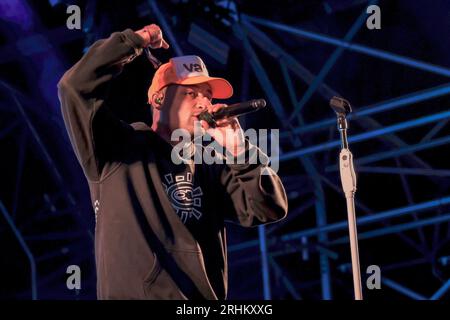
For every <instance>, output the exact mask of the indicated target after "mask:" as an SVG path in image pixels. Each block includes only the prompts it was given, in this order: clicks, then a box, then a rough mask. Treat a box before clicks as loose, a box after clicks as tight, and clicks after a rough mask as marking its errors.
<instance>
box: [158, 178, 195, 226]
mask: <svg viewBox="0 0 450 320" xmlns="http://www.w3.org/2000/svg"><path fill="white" fill-rule="evenodd" d="M164 179H165V181H166V183H167V184H166V183H163V186H164V189H165V190H166V193H167V196H168V197H169V200H170V202H171V204H172V207H173V208H174V210H175V212H176V213H177V214H178V216H179V217H180V219H181V221H182V222H183V223H184V224H185V223H186V221H187V220H188V219H191V218H195V219H197V220H199V219H200V218H201V216H202V212H201V211H200V209H201V207H202V198H201V196H202V195H203V192H202V188H200V187H196V188H195V189H194V185H193V184H192V173H190V172H187V173H186V174H180V175H175V176H173V175H172V174H171V173H168V174H166V175H165V176H164Z"/></svg>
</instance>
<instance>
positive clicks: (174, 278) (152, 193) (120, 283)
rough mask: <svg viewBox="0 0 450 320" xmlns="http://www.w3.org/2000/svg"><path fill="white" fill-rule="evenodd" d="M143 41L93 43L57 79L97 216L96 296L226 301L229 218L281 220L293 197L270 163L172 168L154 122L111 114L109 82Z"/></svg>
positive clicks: (129, 35)
mask: <svg viewBox="0 0 450 320" xmlns="http://www.w3.org/2000/svg"><path fill="white" fill-rule="evenodd" d="M142 45H143V40H142V38H140V37H139V36H138V35H136V34H135V33H134V32H133V31H132V30H130V29H127V30H125V31H123V32H115V33H113V34H112V35H111V36H110V37H109V38H108V39H102V40H99V41H97V42H95V43H94V44H93V45H92V46H91V48H90V49H89V51H88V52H87V53H86V54H85V55H84V56H83V57H82V58H81V60H80V61H78V62H77V63H76V64H75V65H74V66H73V67H72V68H71V69H69V70H68V71H67V72H66V73H65V74H64V76H63V77H62V78H61V80H60V81H59V83H58V94H59V99H60V102H61V109H62V114H63V118H64V122H65V125H66V128H67V131H68V134H69V137H70V140H71V143H72V146H73V149H74V151H75V154H76V156H77V158H78V161H79V163H80V164H81V166H82V168H83V172H84V174H85V176H86V178H87V181H88V183H89V188H90V193H91V200H92V206H93V208H94V211H95V213H96V230H95V257H96V268H97V295H98V298H99V299H225V298H226V294H227V248H226V237H225V227H224V221H225V220H231V221H235V222H237V223H240V224H241V225H243V226H254V225H258V224H262V223H269V222H274V221H277V220H279V219H282V218H283V217H284V216H285V215H286V213H287V199H286V194H285V191H284V188H283V185H282V183H281V181H280V179H279V177H278V176H277V175H276V174H275V173H274V172H272V173H273V174H272V175H261V170H263V169H264V168H266V170H267V169H268V170H271V169H270V168H267V166H266V165H263V164H248V163H247V164H239V165H238V164H232V165H226V164H213V165H206V164H201V165H200V164H197V165H193V166H188V165H185V164H181V165H175V164H173V163H172V161H171V158H170V151H171V146H170V144H168V143H167V142H165V141H164V140H163V139H161V138H160V137H159V135H157V134H156V133H155V132H154V131H152V130H151V128H149V127H148V126H147V125H146V124H144V123H133V124H131V125H130V124H127V123H125V122H123V121H121V120H120V119H118V118H117V117H115V116H114V115H113V114H112V113H111V112H110V110H109V109H108V106H107V105H106V104H105V101H106V95H107V87H108V85H109V83H110V81H111V80H112V79H113V78H114V77H115V76H117V75H119V74H120V72H121V70H122V68H123V67H124V66H125V65H126V64H127V63H129V62H131V61H132V60H133V59H134V58H135V57H136V56H138V55H140V54H141V53H142ZM124 94H126V93H124ZM125 107H126V106H124V108H125ZM253 147H254V146H252V145H250V146H249V148H253Z"/></svg>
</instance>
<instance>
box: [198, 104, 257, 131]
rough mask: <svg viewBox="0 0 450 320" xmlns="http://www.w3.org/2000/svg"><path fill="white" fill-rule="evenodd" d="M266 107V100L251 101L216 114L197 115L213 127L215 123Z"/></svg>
mask: <svg viewBox="0 0 450 320" xmlns="http://www.w3.org/2000/svg"><path fill="white" fill-rule="evenodd" d="M265 106H266V100H264V99H253V100H250V101H246V102H240V103H235V104H232V105H229V106H227V107H224V108H222V109H220V110H218V111H217V112H213V113H209V112H208V111H203V112H202V113H200V114H199V115H198V119H199V120H205V121H206V122H207V123H208V124H209V125H210V126H212V127H215V126H216V121H217V120H220V119H223V118H226V117H236V116H241V115H244V114H247V113H251V112H255V111H258V110H260V109H262V108H264V107H265Z"/></svg>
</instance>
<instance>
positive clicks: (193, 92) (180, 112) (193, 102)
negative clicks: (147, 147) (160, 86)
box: [161, 83, 212, 135]
mask: <svg viewBox="0 0 450 320" xmlns="http://www.w3.org/2000/svg"><path fill="white" fill-rule="evenodd" d="M211 99H212V90H211V87H210V85H209V84H208V83H201V84H196V85H169V86H168V87H167V90H166V95H165V101H164V105H163V107H162V108H161V116H162V118H164V122H165V123H166V124H167V125H168V126H169V129H170V130H171V131H173V130H175V129H178V128H182V129H185V130H187V131H188V132H189V133H190V134H191V135H193V134H194V122H195V121H199V120H198V115H199V114H200V113H201V112H203V111H205V110H208V109H210V108H211V105H212V104H211Z"/></svg>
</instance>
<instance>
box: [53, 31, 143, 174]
mask: <svg viewBox="0 0 450 320" xmlns="http://www.w3.org/2000/svg"><path fill="white" fill-rule="evenodd" d="M143 44H144V40H143V39H142V38H141V37H140V36H138V35H136V34H135V33H134V32H133V31H132V30H131V29H127V30H125V31H123V32H114V33H113V34H111V36H110V37H109V38H107V39H102V40H98V41H96V42H95V43H94V44H93V45H92V46H91V47H90V48H89V50H88V51H87V53H86V54H85V55H84V56H83V57H82V58H81V59H80V60H79V61H78V62H77V63H76V64H75V65H74V66H73V67H72V68H70V69H69V70H68V71H67V72H66V73H65V74H64V75H63V76H62V78H61V79H60V81H59V82H58V97H59V100H60V104H61V112H62V116H63V119H64V123H65V126H66V129H67V132H68V134H69V138H70V141H71V144H72V147H73V149H74V151H75V154H76V156H77V159H78V161H79V163H80V164H81V166H82V168H83V171H84V174H85V175H86V177H87V178H88V179H89V180H91V181H97V180H100V177H101V175H102V172H104V171H109V170H112V169H113V168H114V167H115V166H117V165H118V162H115V161H114V160H116V159H118V158H119V157H120V156H121V154H124V153H125V152H126V148H127V147H128V141H129V139H130V138H131V135H132V134H133V131H134V130H133V128H132V127H131V126H130V125H128V124H127V123H125V122H123V121H121V120H120V119H118V118H116V117H115V116H114V115H113V114H112V113H111V112H110V111H109V109H108V107H107V106H106V105H105V100H106V95H107V87H108V85H109V83H110V82H111V80H112V79H113V78H114V77H115V76H117V75H118V74H120V72H121V71H122V69H123V66H124V65H125V64H127V63H129V62H131V61H132V60H133V59H134V58H135V57H137V56H138V55H140V54H141V53H142V46H143Z"/></svg>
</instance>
